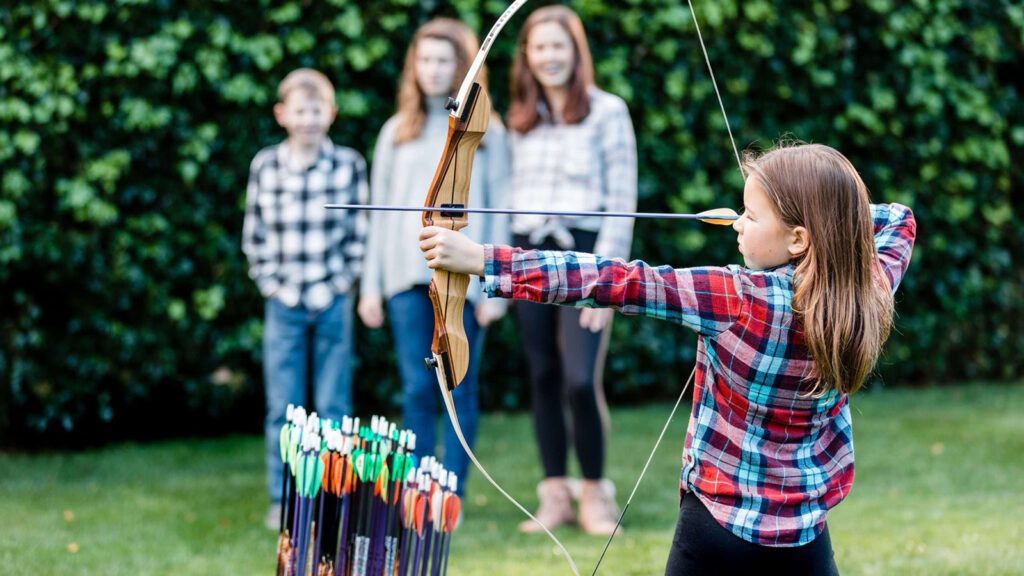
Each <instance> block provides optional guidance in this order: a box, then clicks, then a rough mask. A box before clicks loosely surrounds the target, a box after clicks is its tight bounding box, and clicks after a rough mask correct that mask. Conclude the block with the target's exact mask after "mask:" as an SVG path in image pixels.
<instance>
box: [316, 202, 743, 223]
mask: <svg viewBox="0 0 1024 576" xmlns="http://www.w3.org/2000/svg"><path fill="white" fill-rule="evenodd" d="M324 207H325V208H331V209H338V210H376V211H381V212H452V213H463V212H464V213H468V214H520V215H530V216H565V217H575V218H587V217H596V218H662V219H668V220H737V219H739V216H731V215H714V214H678V213H674V212H601V211H580V212H573V211H567V210H513V209H511V208H427V207H423V206H383V205H376V204H325V205H324Z"/></svg>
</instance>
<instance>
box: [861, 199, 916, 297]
mask: <svg viewBox="0 0 1024 576" xmlns="http://www.w3.org/2000/svg"><path fill="white" fill-rule="evenodd" d="M871 221H872V223H873V224H874V227H875V249H876V250H877V251H878V261H879V263H880V264H881V265H882V272H883V273H884V274H885V276H886V278H888V279H889V286H891V287H892V291H893V292H895V291H896V287H897V286H899V284H900V280H902V279H903V274H904V273H906V271H907V267H908V266H910V257H911V254H912V253H913V250H914V238H915V237H916V236H917V221H916V220H914V213H913V212H912V211H911V210H910V208H908V207H906V206H903V205H902V204H872V205H871Z"/></svg>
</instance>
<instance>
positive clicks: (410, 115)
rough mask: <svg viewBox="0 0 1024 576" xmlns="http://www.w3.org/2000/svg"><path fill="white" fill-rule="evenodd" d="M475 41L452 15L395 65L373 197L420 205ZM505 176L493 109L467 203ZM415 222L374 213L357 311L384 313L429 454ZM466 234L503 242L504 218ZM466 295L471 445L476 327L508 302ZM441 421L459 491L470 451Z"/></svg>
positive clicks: (426, 328) (429, 409) (491, 199)
mask: <svg viewBox="0 0 1024 576" xmlns="http://www.w3.org/2000/svg"><path fill="white" fill-rule="evenodd" d="M478 47H479V44H478V42H477V39H476V37H475V36H474V35H473V33H472V31H470V29H469V28H468V27H467V26H466V25H465V24H463V23H462V22H459V21H457V20H452V19H449V18H437V19H434V20H431V21H429V22H427V23H426V24H424V25H423V26H421V27H420V28H419V29H418V30H417V32H416V34H415V35H414V37H413V40H412V43H411V45H410V46H409V48H408V52H407V53H406V58H405V66H404V68H403V70H402V76H401V80H400V85H399V91H398V98H397V100H398V111H397V112H396V113H395V115H394V116H392V117H391V118H390V119H388V121H387V122H386V123H385V124H384V126H383V128H381V131H380V134H379V136H378V138H377V144H376V147H375V148H374V153H373V165H372V174H371V179H370V190H371V196H372V200H373V202H374V203H375V204H390V205H399V206H416V205H422V204H423V201H424V196H425V193H426V191H427V186H428V184H429V183H430V182H431V180H432V179H433V176H434V172H435V170H436V169H437V164H438V162H439V161H440V159H441V152H442V151H443V149H444V144H445V140H446V137H447V134H448V117H449V112H448V110H446V109H445V103H446V101H447V100H448V97H449V96H455V94H456V92H457V91H458V89H459V83H461V82H462V79H463V78H464V77H465V76H466V73H467V72H468V70H469V66H470V64H471V63H472V60H473V58H474V57H475V56H476V53H477V50H478ZM484 78H485V76H484V74H483V73H481V74H480V76H479V81H480V82H481V84H482V85H484V86H486V83H485V81H484ZM508 173H509V172H508V144H507V134H506V132H505V128H504V126H503V125H502V124H501V122H500V120H499V119H498V117H497V116H495V117H494V120H493V121H492V122H491V125H490V126H489V127H488V129H487V132H486V134H485V135H484V138H483V140H482V142H481V144H480V146H479V148H478V150H477V152H476V157H475V158H474V161H473V172H472V177H471V183H470V197H471V200H470V204H471V205H473V206H477V207H487V208H495V207H501V206H503V205H504V204H502V201H503V199H504V198H505V197H506V190H507V188H506V185H507V181H508ZM422 226H423V225H422V222H421V213H418V212H404V213H398V212H375V213H373V215H372V216H371V222H370V232H369V236H368V240H367V243H368V244H367V246H368V248H367V258H366V273H365V275H364V277H363V282H362V285H361V289H360V290H361V292H360V299H359V306H358V312H359V317H360V318H361V319H362V321H363V323H364V324H366V325H367V326H368V327H370V328H379V327H380V326H382V325H383V323H384V318H385V308H386V310H387V318H388V319H389V321H390V324H391V330H392V334H393V336H394V342H395V353H396V357H397V361H398V366H399V372H400V375H401V381H402V390H403V399H402V417H403V423H404V425H405V427H406V428H409V429H411V430H412V431H413V432H415V433H416V435H417V446H416V451H417V454H420V455H421V456H426V455H431V454H434V452H435V444H436V442H437V434H436V427H437V419H438V415H439V414H443V410H442V407H441V396H440V394H439V393H438V389H437V378H436V376H435V374H434V372H433V371H427V370H425V369H424V367H423V360H424V358H428V357H430V355H431V352H430V345H431V341H432V340H433V329H434V313H433V307H432V306H431V303H430V297H429V295H428V287H429V284H430V279H431V277H432V276H433V272H432V271H431V270H430V269H429V268H427V266H426V263H425V262H424V261H423V257H422V256H421V254H420V251H419V241H418V239H417V237H418V235H419V231H420V229H421V228H422ZM463 232H464V233H466V234H467V235H468V236H470V237H471V238H474V239H475V240H477V241H480V242H488V243H493V242H497V243H500V242H507V241H508V240H509V234H508V217H507V216H504V215H494V214H471V215H469V226H467V227H466V228H465V229H464V230H463ZM466 297H467V302H466V308H465V312H464V322H465V330H466V335H467V337H468V339H469V346H470V355H471V360H470V363H469V370H468V372H467V373H466V376H465V379H464V380H463V381H462V384H461V385H460V386H459V387H458V388H456V389H455V391H454V392H453V399H454V401H455V407H456V410H457V411H458V414H459V420H460V423H461V425H462V427H463V432H464V433H465V436H466V441H467V442H468V443H469V445H470V446H472V445H473V443H474V439H475V437H476V431H477V423H478V420H479V403H478V384H477V376H478V374H479V367H480V362H479V358H480V353H481V348H482V345H483V340H484V330H483V329H484V328H485V327H486V326H487V325H489V324H490V323H491V322H493V321H494V320H497V319H498V318H501V317H502V316H503V315H504V314H505V311H506V303H505V302H504V301H499V300H497V299H495V300H489V301H487V300H484V299H483V293H482V291H481V288H480V284H479V280H478V279H477V278H475V277H474V278H472V279H471V284H470V286H469V289H468V291H467V294H466ZM443 420H444V437H443V438H444V452H443V458H441V460H442V462H443V463H444V465H445V466H446V467H447V468H449V469H450V470H453V471H454V472H455V473H456V474H457V475H458V477H459V479H460V482H459V490H460V491H462V490H464V489H465V486H466V482H465V480H466V474H467V472H468V470H469V458H468V456H467V455H466V453H465V451H464V450H463V449H462V446H461V444H460V443H459V440H458V437H457V436H456V435H455V430H454V428H453V427H452V425H451V423H450V422H448V419H447V418H443Z"/></svg>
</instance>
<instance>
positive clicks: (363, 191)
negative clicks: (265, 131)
mask: <svg viewBox="0 0 1024 576" xmlns="http://www.w3.org/2000/svg"><path fill="white" fill-rule="evenodd" d="M289 156H290V155H289V151H288V147H287V145H285V144H284V143H282V144H278V145H276V146H270V147H268V148H264V149H263V150H261V151H260V152H259V154H257V155H256V157H255V158H254V159H253V161H252V166H251V167H250V171H249V186H248V189H247V191H246V202H245V224H244V226H243V227H242V251H243V252H245V255H246V257H247V258H248V260H249V276H250V277H251V278H252V279H253V280H254V281H255V282H256V285H257V286H258V287H259V290H260V293H261V294H263V296H264V297H265V298H277V299H278V300H280V301H281V302H282V303H283V304H285V305H286V306H291V307H294V306H298V305H300V304H301V305H303V306H305V307H306V308H308V309H310V310H320V309H322V308H325V307H327V306H328V305H330V303H331V301H332V300H333V299H334V295H335V294H343V293H346V292H347V291H348V290H349V289H350V288H351V287H352V285H353V284H354V283H355V281H356V278H357V277H358V275H359V272H360V268H361V266H362V259H363V251H364V242H363V240H364V238H365V236H366V216H365V215H364V214H362V213H359V212H350V211H348V210H328V209H326V208H324V204H327V203H359V204H365V203H366V201H367V198H368V196H369V193H368V186H367V177H366V161H365V160H364V159H363V157H362V156H361V155H360V154H359V153H358V152H356V151H355V150H352V149H351V148H346V147H343V146H335V145H334V144H333V143H331V141H330V140H325V142H324V144H323V146H322V148H321V150H320V156H319V158H317V160H316V161H315V162H313V164H312V165H310V166H309V167H308V168H303V167H299V166H296V165H295V164H294V163H293V162H292V161H291V159H290V157H289Z"/></svg>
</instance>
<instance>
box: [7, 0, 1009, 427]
mask: <svg viewBox="0 0 1024 576" xmlns="http://www.w3.org/2000/svg"><path fill="white" fill-rule="evenodd" d="M540 4H541V3H540V2H538V3H537V5H540ZM504 5H505V3H504V2H501V1H494V0H488V1H485V2H476V1H470V0H455V1H453V2H451V3H446V2H439V1H437V0H374V1H373V2H359V1H356V0H328V1H308V0H303V1H286V2H279V3H270V2H267V1H260V2H258V3H256V2H251V3H245V7H244V8H242V7H241V5H240V4H239V3H237V2H227V1H223V0H221V1H214V2H211V1H205V0H204V1H197V0H191V1H180V0H179V1H171V0H120V1H118V2H108V1H107V0H98V1H69V0H49V1H46V2H33V3H22V4H20V5H17V6H13V7H10V8H6V9H4V10H3V11H0V170H2V191H0V438H2V443H7V444H12V443H14V444H33V443H37V442H39V441H53V440H56V441H60V442H93V441H96V440H102V439H105V438H110V437H117V436H123V435H126V434H132V435H135V436H153V435H163V434H168V433H181V432H197V431H202V432H210V431H215V430H220V429H226V428H237V427H238V426H244V427H246V428H248V429H255V428H256V427H257V426H258V423H259V418H260V415H261V413H262V407H261V406H262V378H261V376H260V369H259V354H260V349H259V342H260V334H261V317H262V305H261V300H260V298H259V296H258V294H257V293H256V291H255V289H254V287H253V286H252V284H251V282H250V281H249V280H248V278H247V277H246V274H245V265H244V258H243V256H242V255H241V253H240V250H239V236H240V230H241V221H242V213H243V204H244V184H245V178H246V168H247V166H248V162H249V160H250V158H251V157H252V155H253V154H254V153H255V152H256V151H257V150H258V149H259V148H260V147H262V146H264V145H267V144H270V143H272V142H275V141H277V140H278V139H280V138H281V136H282V134H281V131H280V129H279V128H278V127H277V126H276V125H275V124H274V122H273V119H272V116H271V111H270V107H271V105H272V104H273V102H274V96H273V94H274V87H275V86H276V83H277V81H278V80H279V79H280V78H281V77H282V76H283V75H284V74H285V73H287V72H288V71H289V70H291V69H293V68H295V67H298V66H314V67H317V68H319V69H322V70H324V71H325V72H327V73H328V75H329V76H331V77H332V78H333V79H334V80H335V82H336V84H337V86H338V88H339V90H338V98H337V99H338V105H339V108H340V114H339V117H338V121H337V123H336V124H335V126H334V128H333V129H332V132H331V136H332V138H333V139H334V140H335V141H337V142H340V143H344V144H347V145H350V146H353V147H355V148H357V149H359V150H364V151H369V150H371V149H372V148H371V146H372V144H373V140H374V138H375V136H376V133H377V130H378V129H379V127H380V126H381V124H382V123H383V122H384V120H385V119H386V118H387V117H388V115H389V114H390V113H391V112H392V110H393V106H394V104H393V102H394V90H395V86H396V81H397V73H398V71H399V69H400V66H401V63H402V57H403V53H404V49H405V46H406V43H407V41H408V38H409V37H410V36H411V34H412V32H413V30H414V29H415V27H416V26H417V25H418V24H420V23H422V22H424V21H425V20H427V19H428V18H430V17H432V16H435V15H442V14H443V15H455V16H459V17H462V18H464V19H465V20H466V21H467V22H469V23H470V24H471V26H473V27H474V28H476V29H477V30H482V29H484V28H486V27H487V26H489V25H490V23H491V22H492V21H493V19H494V18H495V16H496V15H497V14H498V13H500V11H501V10H502V9H503V8H504ZM572 5H573V6H574V7H575V8H576V9H577V10H578V11H579V12H580V14H581V16H582V17H583V19H584V22H585V24H586V26H587V28H588V32H589V34H590V39H591V46H592V48H593V50H594V56H595V61H596V62H597V70H598V80H599V83H600V84H601V85H602V86H604V87H606V88H607V89H609V90H610V91H612V92H614V93H617V94H619V95H621V96H623V97H624V98H625V99H626V100H627V102H628V103H629V105H630V108H631V111H632V114H633V118H634V122H635V125H636V128H637V132H638V136H639V143H640V158H641V163H642V165H641V202H640V205H641V208H642V209H644V210H650V211H655V210H678V211H681V210H688V211H689V210H699V209H704V208H708V207H713V206H720V205H731V206H736V205H738V204H739V202H740V198H741V180H740V177H739V174H738V172H737V170H736V167H735V159H734V158H733V156H732V152H731V149H730V148H729V145H728V141H727V137H726V135H725V131H724V124H723V120H722V118H721V115H720V112H719V111H718V108H717V103H716V101H715V96H714V93H713V91H712V88H711V84H710V82H709V79H708V76H707V73H706V70H705V68H704V62H703V59H702V56H701V54H700V48H699V45H698V43H697V39H696V34H695V31H694V29H693V25H692V22H691V20H690V15H689V12H688V10H687V8H686V7H685V4H683V5H680V3H679V2H677V1H675V0H671V1H669V0H628V1H626V2H612V1H587V2H575V3H573V4H572ZM529 8H531V7H530V6H529V5H528V6H527V8H526V10H524V12H523V14H525V12H526V11H528V9H529ZM697 9H698V15H699V17H700V19H701V23H702V27H703V32H704V35H705V38H706V40H707V42H708V49H709V51H710V56H711V59H712V62H713V64H714V67H715V72H716V75H717V77H718V80H719V82H720V84H721V87H722V89H723V91H724V98H725V104H726V108H727V110H728V112H729V114H730V116H729V119H730V121H731V124H732V129H733V131H734V133H735V134H736V137H737V141H738V143H739V144H740V146H742V147H747V146H751V145H753V146H764V145H767V144H769V143H770V142H771V141H772V140H773V139H775V138H777V137H779V136H780V135H782V134H791V135H793V136H795V137H798V138H801V139H804V140H809V141H815V142H823V143H827V144H830V145H833V146H836V147H838V148H839V149H840V150H842V151H843V152H844V153H846V154H847V155H848V156H849V157H850V158H851V160H852V161H853V162H854V164H855V165H856V166H858V167H859V168H860V170H861V171H862V173H863V175H864V177H865V179H866V181H867V182H868V185H869V187H870V188H871V190H872V192H873V194H874V196H875V198H877V199H879V200H885V201H899V202H903V203H906V204H909V205H911V206H912V207H913V208H914V210H915V212H916V214H917V217H918V221H919V241H918V247H917V250H916V253H915V257H914V262H913V265H912V267H911V273H910V275H909V277H908V278H907V280H906V282H905V283H904V285H903V288H902V289H901V292H900V296H899V299H898V312H899V318H898V320H897V327H898V330H899V332H898V333H896V334H894V335H893V337H892V339H891V340H890V343H889V345H888V348H887V354H886V357H885V359H884V361H883V363H882V365H881V366H880V370H879V374H880V378H881V379H882V380H884V381H886V382H890V383H913V384H916V383H930V382H941V381H949V380H956V379H963V378H972V379H1009V378H1018V377H1019V376H1020V375H1021V373H1022V367H1024V356H1022V355H1021V354H1020V351H1021V350H1024V329H1022V326H1021V322H1022V320H1021V319H1022V318H1024V298H1022V290H1021V288H1020V287H1021V285H1022V284H1024V272H1022V271H1021V268H1020V266H1019V260H1018V255H1019V254H1021V252H1022V249H1024V232H1022V227H1021V226H1020V225H1019V224H1018V223H1016V222H1015V221H1014V216H1015V209H1016V208H1017V207H1018V206H1020V203H1019V202H1020V200H1021V196H1022V194H1021V183H1022V171H1021V167H1020V166H1019V165H1017V164H1015V163H1014V162H1013V159H1014V158H1015V157H1016V158H1018V159H1019V158H1020V154H1021V150H1022V147H1024V105H1022V104H1024V102H1022V98H1021V88H1022V82H1024V80H1022V78H1024V70H1022V67H1021V65H1020V62H1021V61H1022V58H1024V48H1022V43H1024V7H1021V5H1020V4H1019V3H1016V2H1009V1H999V0H993V1H990V2H972V1H968V0H933V1H924V0H915V1H912V2H897V1H894V0H867V1H862V2H853V1H852V0H831V1H826V0H805V1H789V2H769V1H767V0H748V1H745V2H740V1H738V0H721V1H716V2H708V1H703V0H697ZM523 17H524V16H523V15H522V14H521V15H518V16H517V17H516V18H515V19H514V20H513V21H512V22H511V23H510V24H509V26H508V28H507V29H506V31H505V33H504V34H503V35H502V36H501V38H500V39H499V41H498V43H497V45H496V46H495V48H494V49H493V51H492V55H491V58H490V59H489V64H490V68H491V77H492V87H493V92H494V100H495V103H496V106H497V109H498V110H504V109H505V106H506V104H507V101H508V95H507V94H508V82H507V78H508V70H509V64H510V61H511V55H512V52H513V48H514V40H515V36H516V33H517V29H518V28H519V26H520V25H521V23H522V21H523ZM636 232H637V233H636V241H635V243H634V254H635V255H636V256H637V257H640V258H643V259H645V260H648V261H653V262H666V263H672V264H676V265H691V264H709V263H726V262H730V261H735V260H736V258H737V254H736V253H735V249H734V246H735V245H734V243H733V236H732V234H731V232H730V231H728V230H725V229H718V228H712V227H704V226H696V225H686V224H678V223H670V222H640V223H638V224H637V228H636ZM627 336H628V337H627ZM360 343H361V358H362V363H361V365H360V368H359V372H358V379H357V401H358V402H359V405H360V407H361V410H360V411H364V410H365V411H367V412H368V411H370V410H381V409H383V410H387V409H391V408H393V407H394V406H395V397H394V394H395V392H396V390H397V377H396V374H395V370H394V366H393V364H392V359H391V353H390V342H389V336H388V335H387V333H386V331H375V332H363V333H361V335H360ZM693 344H694V339H693V337H692V336H691V335H689V334H685V333H682V332H681V331H680V330H679V329H677V328H676V327H673V326H669V325H666V324H662V323H658V322H652V321H646V320H641V319H635V318H621V319H618V320H617V321H616V325H615V337H614V340H613V347H612V352H611V354H610V356H609V360H608V371H607V376H608V378H607V381H606V388H607V389H608V391H609V394H610V396H611V397H612V398H613V399H616V400H619V401H636V400H640V399H646V398H652V397H665V396H667V395H670V394H672V392H673V391H675V390H678V386H679V385H680V384H681V381H682V380H683V379H684V378H685V376H686V374H687V373H688V371H689V366H690V362H691V361H692V359H693ZM516 350H517V336H516V332H515V328H514V326H513V324H512V322H510V321H509V322H503V323H502V324H501V325H500V326H499V327H497V328H496V329H495V330H494V331H492V334H491V337H490V339H489V345H488V350H487V356H488V358H489V362H488V364H487V366H486V368H485V370H484V372H485V377H484V386H483V387H482V388H483V400H484V402H485V405H486V406H487V407H490V408H514V407H518V406H521V405H522V404H523V403H524V402H526V401H527V398H526V396H525V395H524V387H523V383H522V376H521V374H522V371H521V370H520V369H517V365H518V363H519V362H521V357H520V356H519V355H518V352H517V351H516Z"/></svg>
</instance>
